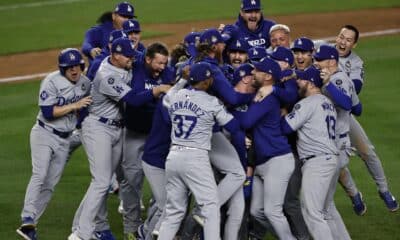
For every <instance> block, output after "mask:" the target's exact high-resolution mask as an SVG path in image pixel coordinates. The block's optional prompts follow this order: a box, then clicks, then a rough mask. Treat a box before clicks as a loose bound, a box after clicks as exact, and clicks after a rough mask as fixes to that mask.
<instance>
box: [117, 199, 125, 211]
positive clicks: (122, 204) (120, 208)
mask: <svg viewBox="0 0 400 240" xmlns="http://www.w3.org/2000/svg"><path fill="white" fill-rule="evenodd" d="M118 212H119V213H120V214H124V212H125V211H124V202H123V201H122V200H121V201H120V202H119V205H118Z"/></svg>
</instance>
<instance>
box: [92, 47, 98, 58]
mask: <svg viewBox="0 0 400 240" xmlns="http://www.w3.org/2000/svg"><path fill="white" fill-rule="evenodd" d="M100 53H101V49H100V48H92V50H90V56H92V58H95V57H96V56H97V55H100Z"/></svg>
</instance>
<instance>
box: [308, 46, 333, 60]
mask: <svg viewBox="0 0 400 240" xmlns="http://www.w3.org/2000/svg"><path fill="white" fill-rule="evenodd" d="M313 57H314V59H315V60H317V61H323V60H327V59H335V60H336V61H338V59H339V53H338V51H337V50H336V48H335V47H332V46H329V45H321V46H320V47H319V48H318V49H317V51H316V52H315V53H314V55H313Z"/></svg>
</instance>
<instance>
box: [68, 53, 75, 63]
mask: <svg viewBox="0 0 400 240" xmlns="http://www.w3.org/2000/svg"><path fill="white" fill-rule="evenodd" d="M69 59H70V60H71V61H74V60H75V55H74V54H73V53H70V54H69Z"/></svg>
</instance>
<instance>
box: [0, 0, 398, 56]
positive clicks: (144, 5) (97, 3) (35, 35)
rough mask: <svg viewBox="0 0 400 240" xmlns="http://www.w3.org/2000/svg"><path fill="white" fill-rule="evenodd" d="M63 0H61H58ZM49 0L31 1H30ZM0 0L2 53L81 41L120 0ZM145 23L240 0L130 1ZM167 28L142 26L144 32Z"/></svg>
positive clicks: (223, 14)
mask: <svg viewBox="0 0 400 240" xmlns="http://www.w3.org/2000/svg"><path fill="white" fill-rule="evenodd" d="M58 1H59V0H58ZM37 2H39V3H45V4H46V3H47V5H41V6H36V5H34V6H32V5H27V4H33V3H37ZM49 2H52V1H49V0H36V1H35V0H18V1H16V0H2V1H1V2H0V22H1V23H2V24H1V25H0V32H1V33H2V37H1V38H0V46H1V47H0V55H4V54H11V53H17V52H25V51H35V50H44V49H51V48H62V47H68V46H78V45H80V44H81V42H82V39H83V36H84V33H85V31H86V30H87V29H88V28H89V27H90V26H93V25H95V22H96V20H97V18H98V17H99V15H100V13H102V12H104V11H111V10H112V9H113V8H114V6H115V5H116V3H118V2H119V0H112V1H110V0H80V1H72V2H70V1H68V0H66V1H59V3H58V4H48V3H49ZM132 2H133V3H134V6H135V9H136V10H135V13H136V15H137V16H138V19H139V20H140V22H141V23H168V22H184V21H193V20H196V21H201V20H205V19H223V18H234V17H236V15H237V13H238V10H239V8H240V1H239V0H235V1H233V0H219V1H213V0H202V1H193V0H192V1H184V0H168V1H167V0H152V1H132ZM262 4H263V7H264V13H265V15H266V16H270V15H278V14H295V13H305V12H332V11H338V10H354V9H363V8H377V7H393V6H400V3H399V1H398V0H381V1H375V0H336V1H324V3H323V4H321V0H307V1H294V0H268V1H267V0H264V1H262ZM162 34H168V33H160V32H152V31H149V30H146V29H144V31H143V37H144V38H147V37H150V36H155V35H162Z"/></svg>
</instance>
